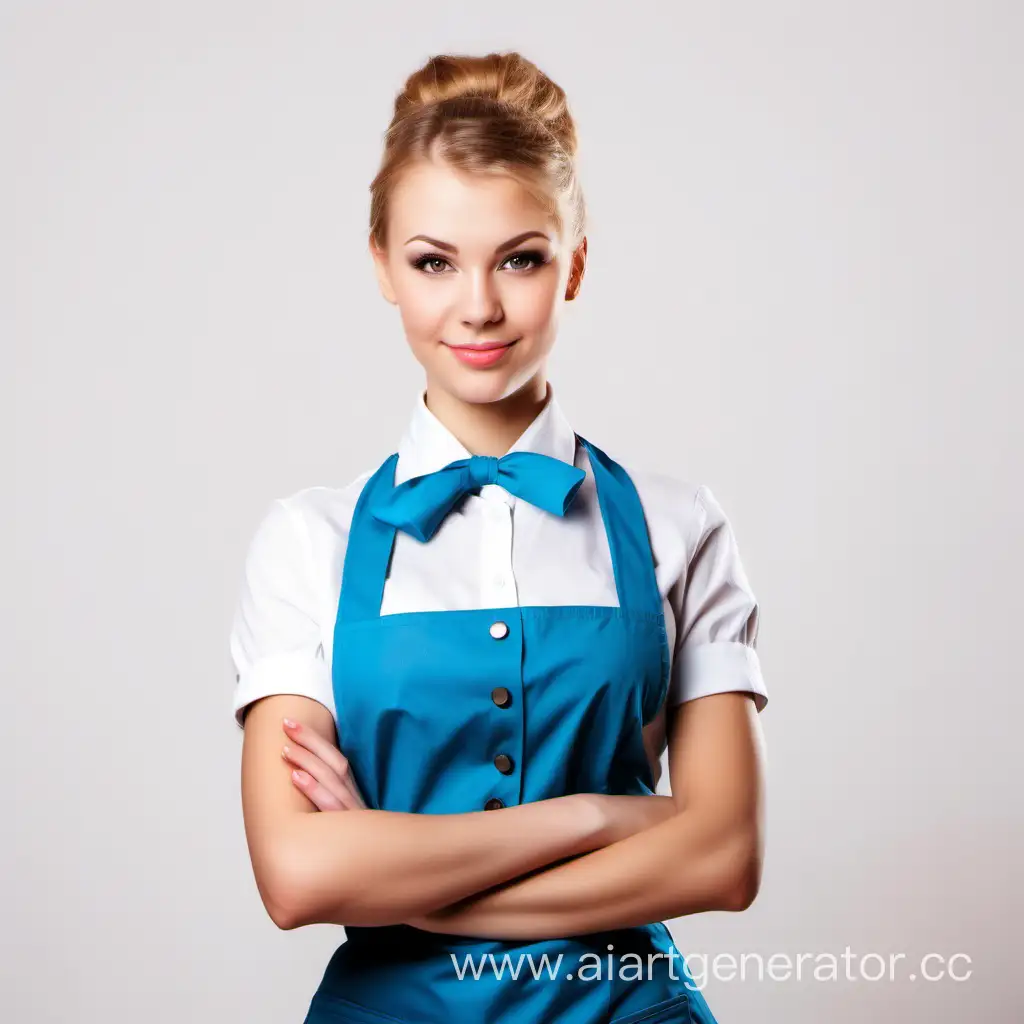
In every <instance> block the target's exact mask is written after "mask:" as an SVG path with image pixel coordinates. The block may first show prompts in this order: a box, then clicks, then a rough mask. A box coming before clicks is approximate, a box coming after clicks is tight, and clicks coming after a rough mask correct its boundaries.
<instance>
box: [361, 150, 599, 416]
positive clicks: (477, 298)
mask: <svg viewBox="0 0 1024 1024" xmlns="http://www.w3.org/2000/svg"><path fill="white" fill-rule="evenodd" d="M388 217H389V230H388V236H387V247H386V250H385V251H379V250H377V249H376V248H375V247H374V246H373V243H372V241H371V245H370V249H371V253H372V255H373V258H374V262H375V266H376V270H377V276H378V280H379V282H380V287H381V292H382V293H383V295H384V297H385V298H386V299H387V300H388V301H389V302H392V303H395V304H396V305H397V306H398V308H399V311H400V313H401V317H402V323H403V326H404V328H405V333H406V337H407V339H408V342H409V346H410V348H411V349H412V352H413V355H414V356H415V357H416V359H417V361H418V362H419V363H420V364H421V365H422V366H423V368H424V370H425V371H426V374H427V381H428V386H429V387H430V388H441V389H442V390H443V391H445V392H447V393H448V394H450V395H451V396H453V397H454V398H456V399H459V400H461V401H464V402H470V403H481V402H495V401H498V400H500V399H502V398H505V397H507V396H509V395H511V394H513V393H514V392H516V391H518V390H519V389H520V388H522V387H523V386H524V385H525V384H527V383H528V382H529V381H531V380H532V379H534V378H535V377H537V376H538V374H539V375H541V377H543V376H544V371H545V363H546V359H547V356H548V353H549V352H550V351H551V347H552V345H553V344H554V341H555V335H556V333H557V328H558V320H559V314H560V312H561V306H562V303H563V301H565V300H566V299H571V298H574V297H575V295H576V292H577V291H578V289H579V282H580V280H581V279H582V276H583V268H584V265H585V258H586V240H585V239H584V241H583V242H582V243H581V244H580V246H579V247H578V249H577V250H576V252H575V253H571V252H568V251H567V244H566V242H565V241H564V240H563V239H561V238H559V237H558V235H557V234H556V233H555V224H554V222H553V220H551V219H550V218H549V217H548V215H547V214H546V213H545V212H544V210H543V209H542V207H541V206H540V204H539V203H537V202H536V200H534V199H533V197H531V196H530V194H529V193H528V192H527V191H526V190H525V189H524V188H523V187H522V186H521V185H520V184H519V183H518V182H517V181H515V180H514V179H512V178H509V177H507V176H505V175H486V176H485V175H473V174H468V173H465V172H460V171H457V170H454V169H453V168H451V167H449V166H448V165H446V164H443V163H435V162H423V163H420V164H417V165H415V166H413V167H410V168H408V169H407V170H406V171H405V172H404V173H403V174H402V176H401V179H400V181H399V182H398V184H397V186H396V188H395V190H394V192H393V193H392V196H391V201H390V206H389V210H388ZM494 343H500V347H498V348H491V349H490V351H487V350H486V349H485V348H482V347H480V346H491V345H493V344H494Z"/></svg>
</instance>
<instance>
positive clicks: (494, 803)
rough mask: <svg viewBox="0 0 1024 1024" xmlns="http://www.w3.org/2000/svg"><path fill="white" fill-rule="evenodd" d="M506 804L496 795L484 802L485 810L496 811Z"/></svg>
mask: <svg viewBox="0 0 1024 1024" xmlns="http://www.w3.org/2000/svg"><path fill="white" fill-rule="evenodd" d="M504 806H505V805H504V804H503V803H502V802H501V801H500V800H499V799H498V798H497V797H496V796H492V797H491V799H490V800H488V801H487V803H485V804H484V810H485V811H496V810H497V809H498V808H499V807H504Z"/></svg>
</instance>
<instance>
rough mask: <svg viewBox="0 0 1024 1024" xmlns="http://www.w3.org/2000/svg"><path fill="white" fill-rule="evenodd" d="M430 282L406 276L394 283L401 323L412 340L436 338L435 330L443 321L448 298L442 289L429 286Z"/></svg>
mask: <svg viewBox="0 0 1024 1024" xmlns="http://www.w3.org/2000/svg"><path fill="white" fill-rule="evenodd" d="M431 283H432V282H429V281H428V282H424V281H422V280H420V279H416V278H411V279H409V278H407V279H406V280H404V281H402V282H401V284H399V285H396V289H395V291H396V296H397V298H398V307H399V310H400V312H401V315H402V324H403V326H404V327H405V330H406V333H407V334H408V335H409V340H410V341H412V342H416V341H422V340H424V339H433V340H436V337H437V336H438V333H437V332H438V330H439V329H440V327H441V325H442V324H443V323H444V319H445V315H446V312H447V309H448V298H447V297H446V296H445V294H444V290H443V289H441V288H431V287H430V285H431Z"/></svg>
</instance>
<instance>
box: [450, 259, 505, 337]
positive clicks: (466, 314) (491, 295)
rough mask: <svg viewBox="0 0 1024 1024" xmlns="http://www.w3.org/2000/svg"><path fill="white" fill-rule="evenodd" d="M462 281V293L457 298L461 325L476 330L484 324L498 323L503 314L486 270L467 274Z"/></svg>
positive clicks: (495, 290)
mask: <svg viewBox="0 0 1024 1024" xmlns="http://www.w3.org/2000/svg"><path fill="white" fill-rule="evenodd" d="M463 280H464V285H463V291H462V294H461V295H460V297H459V302H460V306H459V312H460V315H461V318H462V322H463V324H464V325H465V326H466V327H472V328H474V329H476V328H480V327H483V326H484V325H486V324H491V323H499V322H500V321H501V320H502V318H503V316H504V312H503V309H502V305H501V295H500V294H499V290H498V285H497V282H496V281H495V280H494V276H493V274H491V273H490V272H488V271H486V270H485V271H482V272H479V273H467V274H466V275H465V276H464V278H463Z"/></svg>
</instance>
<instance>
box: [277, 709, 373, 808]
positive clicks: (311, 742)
mask: <svg viewBox="0 0 1024 1024" xmlns="http://www.w3.org/2000/svg"><path fill="white" fill-rule="evenodd" d="M284 723H285V724H284V729H285V732H286V733H288V735H289V736H290V737H291V738H292V740H293V742H292V743H291V744H289V745H286V746H285V748H284V750H283V751H282V755H283V756H284V757H285V758H286V759H287V760H289V761H291V762H292V763H293V764H295V765H296V767H298V768H300V769H302V770H303V771H305V772H306V773H307V774H308V775H309V776H311V777H312V780H313V781H314V782H315V783H316V784H318V785H319V786H321V787H322V788H323V789H324V790H325V791H326V792H327V793H329V794H330V796H331V797H333V799H334V800H335V801H337V805H338V806H339V807H344V808H363V807H366V802H365V801H364V800H363V797H362V794H361V793H360V792H359V788H358V786H356V784H355V780H354V779H353V777H352V772H351V769H350V767H349V763H348V758H347V757H345V756H344V754H342V752H341V751H340V750H339V749H338V748H337V747H336V746H334V744H333V743H329V742H328V741H327V740H325V739H324V738H323V737H322V736H321V735H320V734H319V733H317V732H316V731H315V730H313V729H304V728H303V727H302V726H301V725H300V724H299V723H297V722H292V721H291V720H290V719H285V720H284ZM295 781H296V783H298V781H299V780H298V779H296V780H295ZM300 788H301V787H300ZM303 792H306V790H305V789H303ZM318 806H319V805H318Z"/></svg>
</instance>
